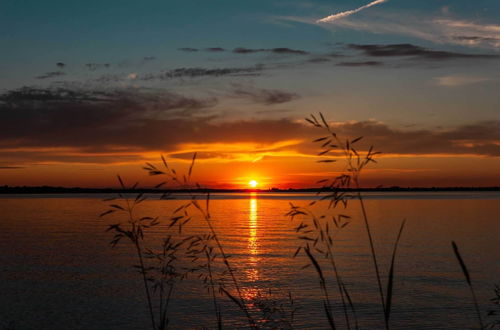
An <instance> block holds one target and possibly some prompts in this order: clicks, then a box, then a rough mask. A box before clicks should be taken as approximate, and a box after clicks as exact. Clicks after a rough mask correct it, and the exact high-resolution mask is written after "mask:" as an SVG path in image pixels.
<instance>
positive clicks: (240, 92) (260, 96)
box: [231, 86, 299, 105]
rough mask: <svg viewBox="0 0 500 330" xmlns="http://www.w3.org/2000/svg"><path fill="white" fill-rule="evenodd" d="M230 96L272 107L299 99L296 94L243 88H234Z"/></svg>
mask: <svg viewBox="0 0 500 330" xmlns="http://www.w3.org/2000/svg"><path fill="white" fill-rule="evenodd" d="M231 96H233V97H242V98H247V99H250V100H252V101H254V102H256V103H260V104H265V105H273V104H281V103H286V102H290V101H293V100H295V99H298V98H299V95H298V94H297V93H290V92H286V91H280V90H275V89H256V88H251V87H245V86H235V88H234V89H233V90H232V91H231Z"/></svg>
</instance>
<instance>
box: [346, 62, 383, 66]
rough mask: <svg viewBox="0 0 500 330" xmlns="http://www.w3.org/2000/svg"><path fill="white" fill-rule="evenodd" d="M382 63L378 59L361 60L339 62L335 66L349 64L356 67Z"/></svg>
mask: <svg viewBox="0 0 500 330" xmlns="http://www.w3.org/2000/svg"><path fill="white" fill-rule="evenodd" d="M383 64H384V63H382V62H378V61H362V62H340V63H337V66H351V67H357V66H381V65H383Z"/></svg>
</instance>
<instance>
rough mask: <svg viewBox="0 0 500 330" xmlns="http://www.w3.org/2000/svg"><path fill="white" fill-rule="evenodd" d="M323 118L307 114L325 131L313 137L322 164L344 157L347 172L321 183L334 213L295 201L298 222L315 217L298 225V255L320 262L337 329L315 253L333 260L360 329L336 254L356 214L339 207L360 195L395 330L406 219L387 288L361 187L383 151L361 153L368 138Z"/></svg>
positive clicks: (346, 306)
mask: <svg viewBox="0 0 500 330" xmlns="http://www.w3.org/2000/svg"><path fill="white" fill-rule="evenodd" d="M319 118H320V119H319V120H318V118H317V117H316V116H314V115H311V116H310V118H306V120H307V121H308V122H309V123H310V124H312V125H313V126H314V127H316V128H318V129H320V130H322V131H324V133H325V135H324V136H322V137H319V138H317V139H315V140H314V141H313V142H314V143H318V144H319V145H320V151H319V152H318V156H321V157H322V158H323V159H320V160H318V162H319V163H325V164H327V165H329V164H331V163H336V162H337V161H338V160H342V161H343V164H344V165H343V167H344V168H343V171H342V174H341V175H338V176H336V177H333V178H325V179H322V180H320V181H318V182H317V183H321V184H323V192H321V191H320V192H319V193H318V195H319V202H327V208H328V209H333V210H335V211H337V212H336V214H334V215H331V214H322V215H320V216H316V215H315V214H314V211H313V210H311V209H310V208H311V207H312V206H313V205H315V204H316V202H315V201H313V202H312V203H310V204H309V206H308V207H298V206H296V205H293V204H292V205H291V209H290V211H289V212H288V214H287V215H288V216H290V217H291V218H292V220H293V219H294V218H295V217H297V216H306V217H309V220H310V223H309V224H306V223H304V222H301V223H300V224H299V226H298V227H296V231H297V232H298V233H299V236H298V238H299V240H301V241H302V242H303V244H302V245H301V246H299V248H298V249H297V252H296V254H295V255H297V254H298V253H299V252H300V250H301V249H302V250H303V251H304V252H305V254H306V255H307V257H308V259H309V260H310V261H311V263H312V265H314V268H315V269H316V273H317V274H318V277H319V282H320V287H321V290H322V291H323V292H324V306H325V314H326V317H327V319H328V322H329V324H330V327H331V328H332V329H335V328H336V327H337V322H336V321H335V317H334V314H333V312H332V311H331V302H330V295H329V293H328V289H327V286H326V280H327V279H326V278H325V275H324V271H323V270H322V266H321V264H320V263H319V262H317V260H316V258H315V257H314V253H318V254H321V255H323V256H324V257H325V258H326V259H327V260H329V261H330V264H331V266H332V270H333V274H334V279H333V280H334V281H335V282H336V284H337V288H338V296H339V299H340V302H341V305H342V313H343V315H344V323H345V326H346V328H347V329H351V328H352V327H353V326H354V327H355V328H357V327H358V326H357V316H356V310H355V307H354V303H353V302H352V300H351V298H350V295H349V292H348V291H347V288H346V285H345V283H344V281H343V280H342V275H341V271H340V270H339V269H338V267H337V263H336V261H335V254H334V247H335V237H336V235H338V234H339V233H340V231H341V229H343V228H344V227H346V226H347V225H348V224H349V223H350V221H351V217H350V216H348V215H346V214H344V213H343V212H344V211H339V210H338V207H342V206H343V209H345V208H347V206H348V204H349V201H350V200H353V199H357V200H358V201H359V205H360V209H361V214H362V220H363V223H364V226H365V229H366V233H367V238H368V245H369V248H370V257H371V259H372V263H373V269H374V275H375V279H376V283H377V291H378V294H379V298H380V305H381V311H382V315H383V319H384V325H385V328H386V329H389V325H390V322H389V321H390V315H391V306H392V299H393V283H394V267H395V259H396V252H397V247H398V244H399V241H400V238H401V234H402V232H403V229H404V225H405V222H404V221H403V222H402V224H401V227H400V230H399V233H398V235H397V238H396V241H395V244H394V247H393V252H392V259H391V266H390V269H389V271H388V276H387V284H386V286H385V290H384V286H383V285H382V276H381V272H380V266H379V261H378V254H377V252H376V250H375V243H374V237H373V233H372V229H371V224H370V221H369V217H368V214H367V211H366V207H365V204H364V200H363V196H362V194H361V190H360V189H361V185H360V177H361V174H362V172H363V169H365V167H366V166H368V165H369V164H370V163H372V162H376V160H375V159H374V158H375V156H377V155H378V154H380V152H377V151H374V149H373V146H371V147H370V148H369V149H368V151H366V152H361V151H358V150H357V148H356V147H355V146H356V145H357V143H358V141H360V140H362V139H363V137H362V136H360V137H356V138H354V139H345V138H342V137H340V136H339V135H338V134H337V133H336V132H334V131H333V129H332V128H331V127H330V125H329V124H328V122H327V120H326V119H325V117H324V116H323V114H321V113H320V114H319ZM349 188H354V190H349ZM384 292H385V293H384ZM348 311H350V312H348ZM349 314H351V315H352V319H353V320H354V325H352V324H351V323H352V322H351V319H350V317H349Z"/></svg>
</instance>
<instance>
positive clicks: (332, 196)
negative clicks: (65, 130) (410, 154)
mask: <svg viewBox="0 0 500 330" xmlns="http://www.w3.org/2000/svg"><path fill="white" fill-rule="evenodd" d="M306 120H307V122H309V123H310V124H311V125H313V126H314V127H316V128H318V129H319V130H322V131H323V132H324V135H323V136H321V137H319V138H318V139H315V140H314V141H313V142H314V143H316V144H318V145H319V146H320V151H319V152H318V157H321V159H319V160H318V162H319V163H324V164H325V165H326V166H330V165H331V164H332V163H339V162H340V163H341V164H342V165H341V166H342V168H343V170H342V171H341V174H340V175H337V176H335V177H331V178H325V179H322V180H319V181H318V182H317V184H322V189H320V190H319V191H318V192H317V199H316V200H314V201H312V202H310V203H309V204H308V205H305V206H299V205H295V204H293V203H290V209H289V210H288V212H287V213H286V215H287V216H288V217H289V218H290V220H291V221H292V222H293V223H295V225H294V226H293V230H294V232H295V233H296V234H297V239H298V242H299V245H298V247H297V249H296V251H295V253H294V255H293V257H296V256H297V255H299V254H301V253H302V254H303V255H304V256H305V257H306V260H308V261H309V263H308V264H306V265H305V266H304V267H303V268H306V267H312V268H313V269H314V271H315V273H316V275H317V280H318V283H319V288H320V290H321V292H322V296H323V297H322V298H321V299H322V305H323V309H324V314H325V318H326V322H327V323H328V325H329V327H330V328H331V329H340V328H345V329H348V330H350V329H359V311H357V309H356V301H354V300H353V299H352V295H351V293H350V290H352V289H353V286H351V285H349V283H346V281H345V280H344V276H343V270H342V269H341V268H340V267H339V263H338V261H337V255H336V248H337V246H336V241H337V239H338V236H339V235H342V231H343V230H344V229H345V228H346V227H347V226H348V225H349V224H350V223H351V222H352V221H355V220H356V219H353V218H352V217H351V216H350V215H348V214H346V210H348V207H351V204H352V202H354V201H357V203H358V205H359V209H360V214H361V221H362V223H363V224H364V228H365V231H366V235H367V236H366V237H367V245H368V247H369V251H370V258H371V262H372V265H373V274H374V278H375V281H376V286H377V287H376V290H377V292H378V296H379V300H380V317H381V319H383V324H384V328H385V329H390V325H391V322H390V321H391V310H392V306H393V298H394V294H395V292H394V282H395V280H396V278H395V268H396V264H397V263H396V260H397V250H398V247H399V244H400V241H401V237H402V234H403V231H404V228H405V220H402V222H401V225H400V227H399V230H398V232H397V233H395V240H394V245H393V248H392V254H391V259H390V263H389V265H390V266H389V269H388V270H387V272H386V275H385V276H384V275H383V274H382V271H381V269H380V261H379V259H380V257H379V255H378V254H377V251H376V249H375V240H376V237H374V235H373V232H372V224H371V222H370V220H369V215H368V212H367V210H366V207H365V203H364V199H363V195H362V192H361V184H360V182H361V177H362V173H363V170H364V169H365V168H366V167H367V166H368V165H369V164H370V163H374V162H377V161H376V159H375V158H376V156H377V155H379V154H380V152H378V151H374V148H373V147H369V148H368V150H366V151H360V150H358V148H357V147H356V146H357V143H358V142H359V141H360V140H362V139H363V137H356V138H354V139H348V138H347V139H346V138H343V137H340V136H339V135H337V133H336V132H335V131H334V130H333V128H332V127H331V126H330V125H329V124H328V122H327V121H326V119H325V118H324V116H323V115H322V114H321V113H319V119H318V118H317V117H316V116H314V115H311V117H310V118H306ZM195 163H196V153H195V154H194V155H193V158H192V160H191V163H190V165H189V167H188V168H187V170H186V173H185V174H181V173H179V172H177V171H176V170H175V169H174V168H172V167H171V166H169V164H168V163H167V161H166V159H165V158H164V157H163V156H161V165H154V164H151V163H146V164H145V166H144V167H143V169H144V170H145V171H147V173H148V174H149V175H150V176H158V177H161V178H163V181H161V182H160V183H158V184H157V185H156V186H155V187H154V188H155V189H160V188H161V187H163V186H164V185H166V184H171V185H173V186H175V187H176V188H177V189H181V190H182V191H183V192H185V193H187V194H188V196H189V198H188V201H187V202H184V203H182V204H181V205H180V206H179V207H177V208H176V209H175V210H173V211H172V212H171V213H170V214H169V215H168V216H167V220H166V221H160V217H159V216H154V217H137V216H136V214H135V209H136V207H137V206H138V205H140V204H141V203H143V202H144V201H145V200H146V199H147V198H148V196H147V195H146V194H145V193H144V192H137V193H133V192H134V191H135V190H136V189H137V186H138V184H137V183H136V184H134V185H132V186H126V185H125V184H124V182H123V180H122V178H121V177H120V176H118V182H119V184H120V187H121V188H122V190H123V192H121V193H118V195H117V197H116V198H112V199H106V200H105V201H106V202H107V203H108V209H107V210H106V211H105V212H103V213H102V214H101V216H107V215H110V214H113V213H119V214H121V215H122V216H124V219H125V221H122V222H118V223H113V224H111V225H109V226H108V229H107V230H108V231H110V232H112V233H114V236H113V238H112V240H111V242H110V243H111V246H115V245H116V244H118V243H119V242H121V241H122V240H123V239H125V240H127V241H128V242H129V243H130V244H132V246H133V247H134V250H135V252H136V259H137V262H138V264H137V265H135V266H134V268H135V269H137V270H138V271H139V273H140V276H141V278H142V282H143V284H144V294H145V297H146V306H147V310H148V313H149V318H150V320H151V327H152V329H154V330H163V329H166V328H167V327H168V325H169V317H168V311H169V309H168V308H169V305H170V304H171V299H172V291H173V289H174V287H175V285H176V284H177V283H178V282H179V281H182V280H183V279H185V278H186V277H187V276H188V274H191V273H196V274H198V277H199V278H200V279H201V283H202V286H203V288H204V289H206V290H208V291H209V293H210V295H211V300H212V304H213V312H214V315H215V317H214V324H215V327H217V328H218V329H222V328H223V326H224V318H223V315H224V311H223V310H222V307H221V306H222V305H221V301H220V300H221V299H227V301H230V302H232V303H233V304H234V305H235V306H237V307H238V309H239V310H240V311H241V312H242V314H243V315H244V317H245V319H246V321H247V325H248V327H249V328H251V329H259V328H272V329H291V328H293V326H294V316H295V312H296V308H297V307H296V302H295V301H294V299H293V297H292V294H291V292H288V295H287V297H286V299H283V296H281V297H280V296H279V295H276V294H274V293H273V292H272V290H271V289H267V290H266V289H265V288H263V290H261V291H260V292H259V293H258V294H257V296H256V297H254V298H253V299H252V300H251V301H250V300H249V299H248V298H245V297H244V295H243V293H242V285H241V283H240V282H239V280H238V277H237V276H236V273H237V272H238V269H236V268H235V267H234V266H233V265H232V264H231V262H230V256H229V255H228V254H227V252H226V250H225V248H224V242H223V241H222V240H221V238H220V237H219V235H218V233H217V231H216V229H215V227H214V225H213V222H214V220H215V219H213V217H212V216H211V213H210V193H209V192H206V193H204V192H203V189H202V187H201V186H200V185H199V184H198V183H196V182H192V180H191V177H192V173H193V168H194V165H195ZM160 199H161V200H171V199H174V196H173V194H172V193H171V192H164V193H162V194H161V196H160ZM319 204H321V205H323V206H324V205H325V204H326V208H325V207H323V208H322V210H321V211H318V210H317V209H315V206H316V205H319ZM325 209H326V211H324V210H325ZM193 217H200V218H201V219H202V220H203V223H204V225H205V230H204V233H203V234H190V233H189V223H190V221H191V219H193ZM160 225H161V226H165V227H166V229H165V233H164V235H165V237H164V238H163V240H162V242H161V244H160V246H159V247H156V249H154V248H152V247H150V246H148V245H149V244H150V243H152V242H150V240H149V239H148V235H147V234H148V231H149V230H150V229H152V228H154V227H157V226H160ZM452 247H453V251H454V254H455V257H456V258H457V260H458V262H459V264H460V267H461V270H462V273H463V274H464V276H465V279H466V283H467V285H468V287H469V289H470V292H471V295H472V299H473V303H474V306H475V310H476V314H477V319H478V324H479V328H480V329H484V328H485V325H483V319H482V317H481V312H480V310H479V306H478V303H477V298H476V294H475V291H474V289H473V286H472V281H471V277H470V273H469V270H468V269H467V267H466V264H465V262H464V261H463V258H462V256H461V254H460V252H459V250H458V247H457V245H456V244H455V242H452ZM185 261H189V263H188V264H189V266H186V263H185ZM220 266H222V267H220ZM221 269H222V270H221ZM331 273H332V274H333V276H330V274H331ZM384 279H385V283H383V282H384ZM330 282H333V283H334V284H335V285H334V286H335V288H336V290H335V292H330V286H329V285H328V283H330ZM495 294H496V297H495V298H493V299H492V302H493V303H494V304H495V307H496V308H497V310H492V311H491V312H490V313H489V316H492V317H494V316H496V315H497V314H499V313H500V307H499V306H500V287H499V286H496V288H495ZM337 301H338V302H339V303H336V302H337ZM335 305H340V306H341V308H340V309H338V310H336V309H335V308H334V306H335ZM339 315H340V317H339ZM496 326H499V327H500V321H498V320H494V321H492V322H490V323H487V324H486V327H488V328H494V327H496Z"/></svg>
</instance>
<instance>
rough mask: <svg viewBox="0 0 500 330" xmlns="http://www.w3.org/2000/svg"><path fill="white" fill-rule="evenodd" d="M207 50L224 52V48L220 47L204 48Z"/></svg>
mask: <svg viewBox="0 0 500 330" xmlns="http://www.w3.org/2000/svg"><path fill="white" fill-rule="evenodd" d="M205 50H206V51H207V52H224V51H225V49H224V48H221V47H210V48H206V49H205Z"/></svg>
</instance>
